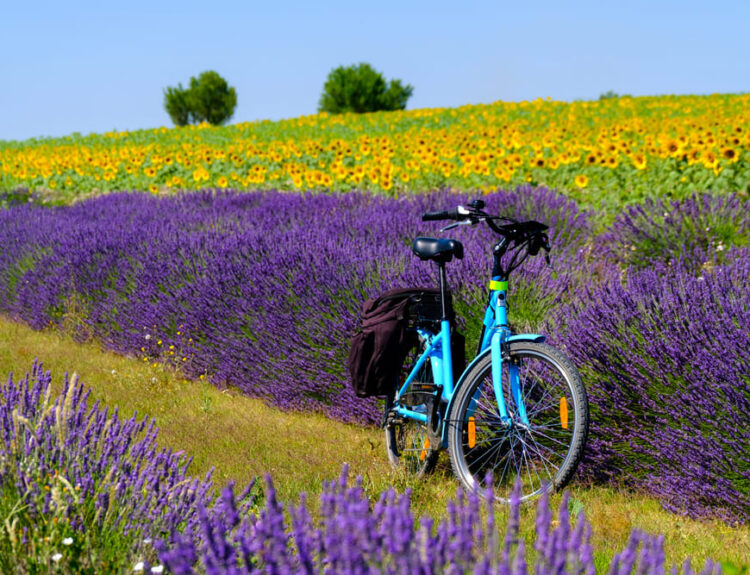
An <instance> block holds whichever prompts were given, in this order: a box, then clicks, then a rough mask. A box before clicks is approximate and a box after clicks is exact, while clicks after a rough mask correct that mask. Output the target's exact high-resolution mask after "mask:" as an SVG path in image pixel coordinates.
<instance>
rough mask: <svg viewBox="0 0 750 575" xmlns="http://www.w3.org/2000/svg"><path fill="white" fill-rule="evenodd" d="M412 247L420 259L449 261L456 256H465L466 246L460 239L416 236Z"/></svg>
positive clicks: (460, 257) (461, 257)
mask: <svg viewBox="0 0 750 575" xmlns="http://www.w3.org/2000/svg"><path fill="white" fill-rule="evenodd" d="M411 249H412V250H413V251H414V253H415V254H417V256H418V257H419V259H420V260H434V261H436V262H449V261H451V260H452V259H453V256H456V259H457V260H460V259H463V257H464V246H463V244H462V243H461V242H459V241H458V240H451V239H448V238H440V239H436V238H416V239H415V240H414V242H413V243H412V245H411Z"/></svg>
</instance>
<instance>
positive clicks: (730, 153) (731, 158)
mask: <svg viewBox="0 0 750 575" xmlns="http://www.w3.org/2000/svg"><path fill="white" fill-rule="evenodd" d="M721 157H722V158H724V159H725V160H727V161H728V162H732V163H734V162H736V161H737V160H739V159H740V158H739V154H738V153H737V150H735V149H734V148H724V149H723V150H722V151H721Z"/></svg>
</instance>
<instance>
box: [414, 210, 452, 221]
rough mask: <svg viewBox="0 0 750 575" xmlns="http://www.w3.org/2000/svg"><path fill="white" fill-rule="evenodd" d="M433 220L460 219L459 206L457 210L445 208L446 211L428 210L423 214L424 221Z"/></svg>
mask: <svg viewBox="0 0 750 575" xmlns="http://www.w3.org/2000/svg"><path fill="white" fill-rule="evenodd" d="M433 220H458V208H456V209H455V210H445V211H444V212H427V213H426V214H422V221H423V222H429V221H433Z"/></svg>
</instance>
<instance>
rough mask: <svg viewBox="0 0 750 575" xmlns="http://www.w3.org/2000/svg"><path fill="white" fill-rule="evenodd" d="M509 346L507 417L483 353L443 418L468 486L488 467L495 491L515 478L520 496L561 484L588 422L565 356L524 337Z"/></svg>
mask: <svg viewBox="0 0 750 575" xmlns="http://www.w3.org/2000/svg"><path fill="white" fill-rule="evenodd" d="M509 352H510V353H509V357H508V358H507V360H504V361H503V370H502V383H503V386H502V387H503V397H504V398H505V405H506V408H507V411H508V418H507V419H506V420H505V421H503V420H502V419H501V417H500V413H499V409H498V406H497V400H496V398H495V391H494V387H493V385H492V358H491V356H490V354H487V356H486V357H484V358H482V359H481V360H480V361H479V362H478V363H477V364H476V365H474V366H473V367H472V368H471V371H470V372H469V373H468V374H467V375H466V378H465V380H464V383H463V384H462V385H461V387H460V388H459V389H458V391H457V392H456V393H457V394H456V398H455V401H454V403H453V406H452V407H451V413H450V415H449V418H448V425H449V428H448V431H449V434H448V450H449V453H450V459H451V465H452V466H453V471H454V473H455V474H456V476H457V477H458V479H459V480H460V481H461V483H462V484H463V485H464V487H466V488H467V489H469V490H476V489H478V488H480V487H481V486H482V485H483V484H484V480H485V476H486V475H487V473H491V474H492V477H493V483H494V492H495V496H496V497H497V498H498V499H500V500H504V501H509V500H510V494H511V492H512V490H513V486H514V484H515V482H516V480H517V479H519V480H520V482H521V491H522V493H521V498H522V500H525V499H529V498H532V497H535V496H536V495H539V494H540V493H542V492H544V491H548V490H557V489H561V488H562V487H563V486H565V484H567V483H568V481H570V479H571V477H572V476H573V473H574V472H575V470H576V468H577V466H578V463H579V461H580V459H581V457H582V455H583V448H584V444H585V442H586V436H587V435H588V421H589V410H588V400H587V398H586V391H585V389H584V387H583V383H582V382H581V376H580V375H579V374H578V370H576V368H575V367H574V366H573V364H572V363H570V360H569V359H568V358H567V357H565V356H564V355H563V354H562V353H561V352H560V351H558V350H556V349H554V348H553V347H551V346H549V345H546V344H538V343H532V342H514V343H511V344H510V349H509ZM511 369H513V370H514V371H515V370H516V369H517V373H518V380H519V387H520V394H521V397H522V398H523V403H524V405H525V408H526V420H524V418H523V417H522V416H521V415H520V414H519V410H518V408H517V406H516V404H515V402H514V400H513V398H512V395H511V387H510V383H509V382H510V371H511Z"/></svg>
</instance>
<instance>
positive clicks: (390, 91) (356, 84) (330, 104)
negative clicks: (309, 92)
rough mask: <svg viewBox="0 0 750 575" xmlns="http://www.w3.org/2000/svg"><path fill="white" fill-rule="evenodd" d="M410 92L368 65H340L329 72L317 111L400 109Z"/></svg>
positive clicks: (357, 111)
mask: <svg viewBox="0 0 750 575" xmlns="http://www.w3.org/2000/svg"><path fill="white" fill-rule="evenodd" d="M413 91H414V88H413V87H412V86H410V85H408V84H407V85H406V86H403V85H402V84H401V80H391V81H390V82H386V81H385V78H383V75H382V74H381V73H380V72H377V71H375V70H374V69H373V68H372V66H370V65H369V64H366V63H360V64H357V65H352V66H339V67H338V68H335V69H333V70H332V71H331V73H330V74H328V78H327V79H326V83H325V85H324V86H323V94H322V95H321V96H320V102H319V103H318V110H319V111H320V112H328V113H330V114H342V113H345V112H354V113H357V114H361V113H365V112H378V111H381V110H385V111H393V110H403V109H405V108H406V102H407V101H408V100H409V98H410V97H411V95H412V92H413Z"/></svg>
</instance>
